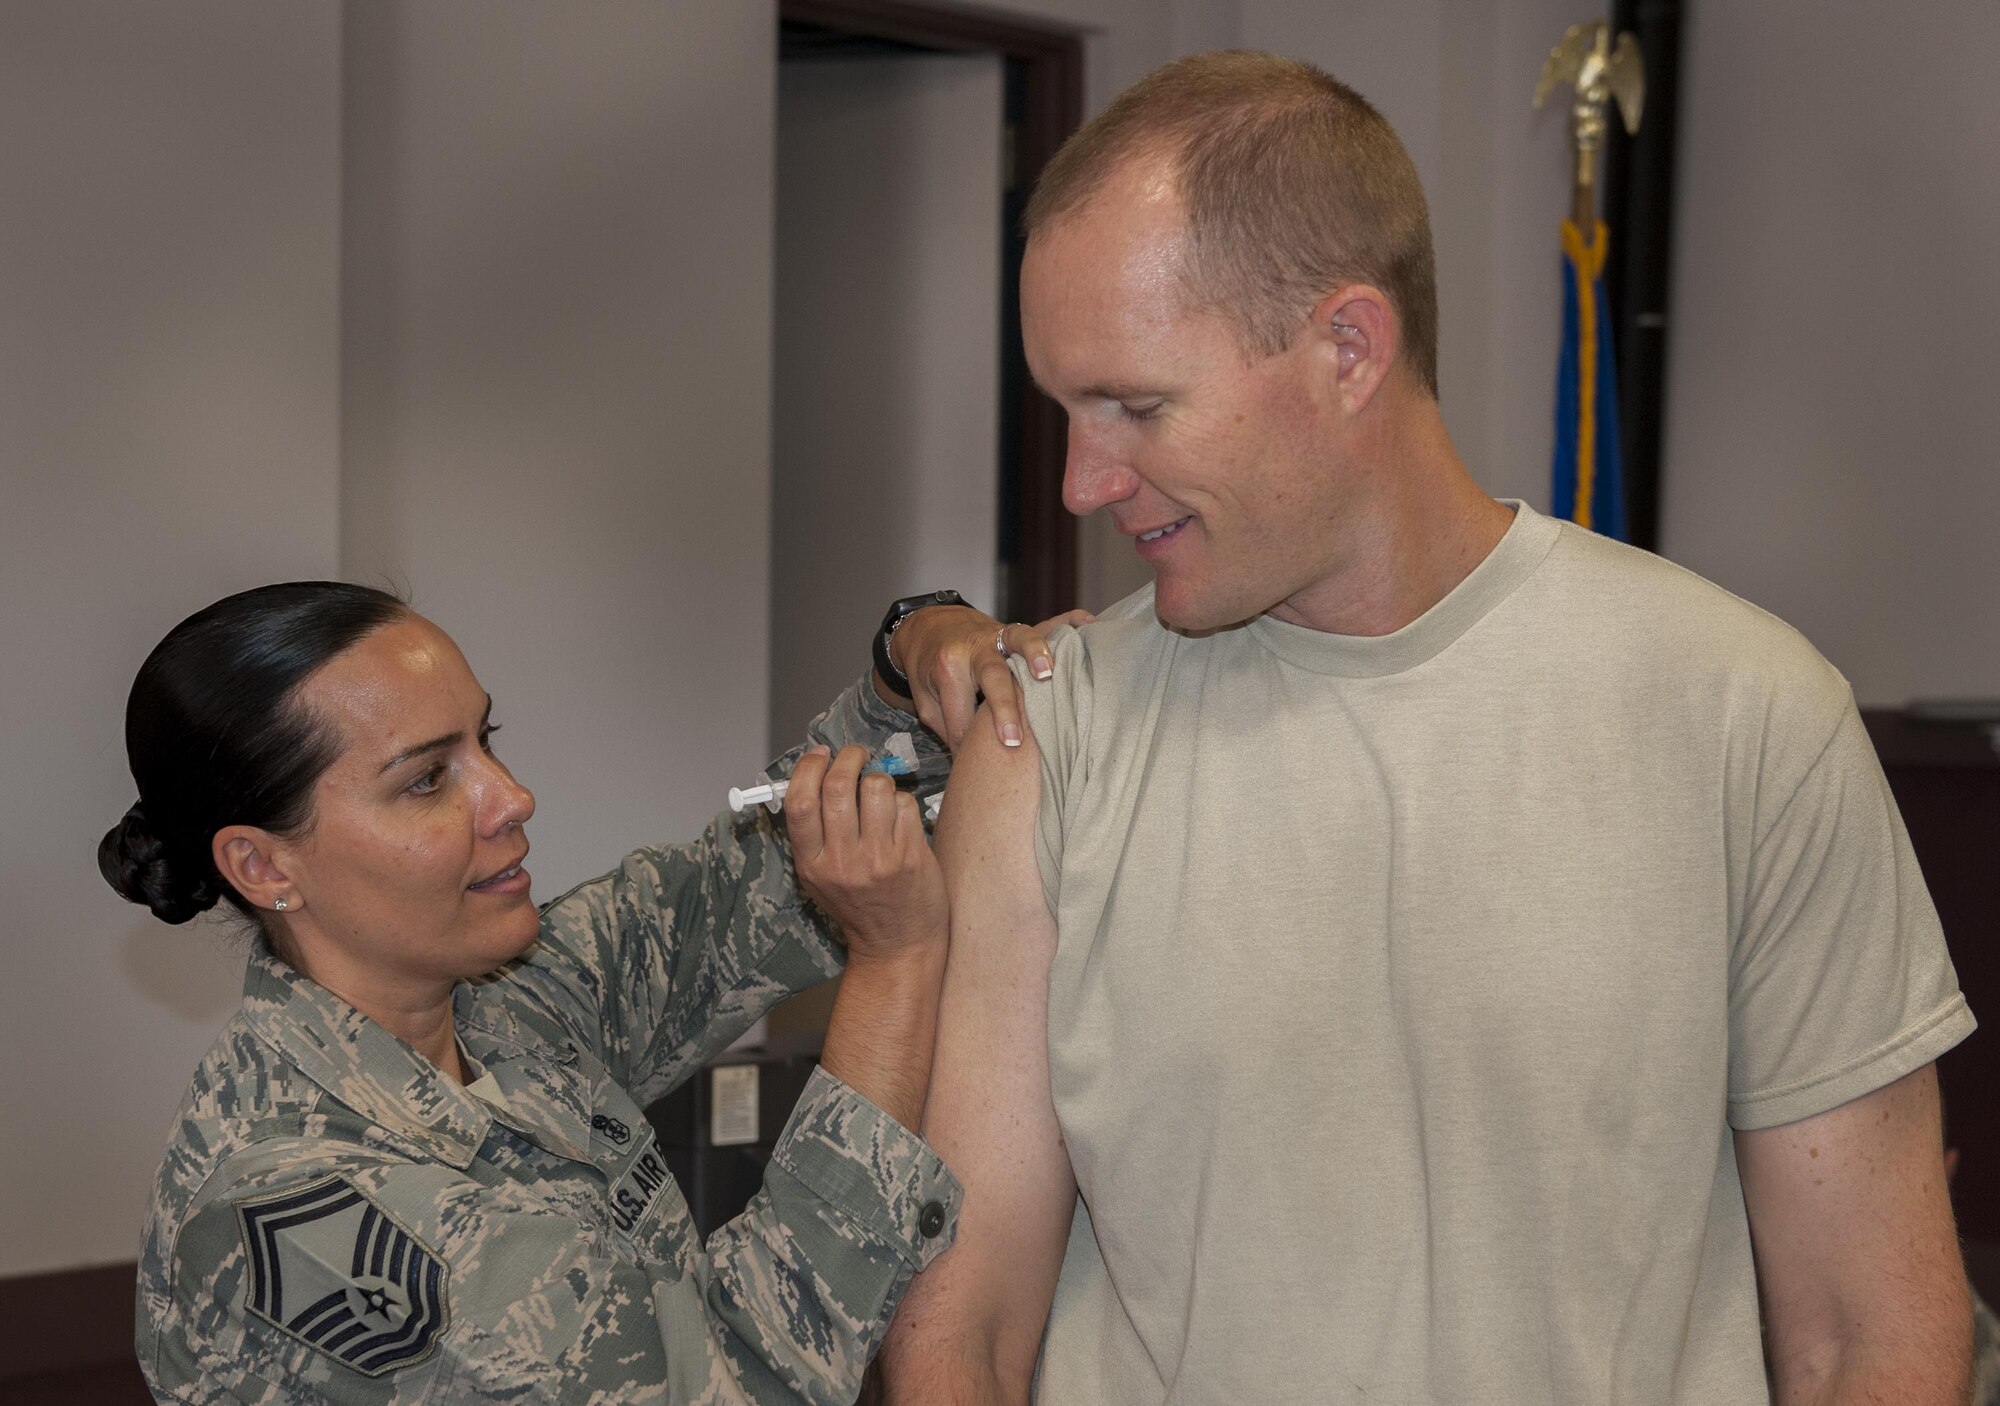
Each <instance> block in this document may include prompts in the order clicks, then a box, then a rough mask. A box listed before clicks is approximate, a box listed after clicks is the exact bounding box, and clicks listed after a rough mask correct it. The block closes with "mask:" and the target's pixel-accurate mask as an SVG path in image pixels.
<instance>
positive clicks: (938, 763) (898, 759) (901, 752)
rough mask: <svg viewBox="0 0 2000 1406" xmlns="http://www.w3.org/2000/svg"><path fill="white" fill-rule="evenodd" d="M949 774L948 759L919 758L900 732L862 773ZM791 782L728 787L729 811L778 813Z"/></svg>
mask: <svg viewBox="0 0 2000 1406" xmlns="http://www.w3.org/2000/svg"><path fill="white" fill-rule="evenodd" d="M950 770H951V757H950V756H949V755H948V754H943V753H940V754H939V755H936V756H930V757H919V756H918V755H917V749H916V746H915V744H914V743H912V742H911V740H910V735H909V734H908V733H907V732H899V733H897V734H895V735H894V736H893V737H891V738H890V739H889V745H888V746H886V747H884V748H883V749H882V751H881V754H880V755H879V756H877V757H875V758H874V759H873V760H871V761H870V762H869V763H868V765H867V766H865V767H863V768H862V771H863V772H870V771H879V772H881V773H883V774H884V775H887V776H893V777H895V778H896V780H897V782H898V784H901V783H902V782H905V781H908V782H912V783H915V782H919V781H928V780H930V779H931V778H933V777H938V776H943V775H945V774H946V773H947V772H949V771H950ZM791 786H792V783H791V782H790V781H788V780H787V781H766V782H762V783H760V784H758V785H756V786H731V787H730V788H729V808H730V809H731V810H733V811H736V812H738V813H741V812H742V811H745V810H748V809H749V808H750V807H751V806H757V805H761V806H769V807H770V808H771V810H772V811H773V812H775V811H777V810H778V809H779V808H780V807H781V806H782V805H783V804H784V800H785V792H787V791H789V790H790V789H791Z"/></svg>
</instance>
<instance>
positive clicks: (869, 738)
mask: <svg viewBox="0 0 2000 1406" xmlns="http://www.w3.org/2000/svg"><path fill="white" fill-rule="evenodd" d="M899 732H907V733H909V734H910V740H911V742H912V743H913V744H914V745H915V747H916V749H917V755H918V756H920V757H927V756H933V755H937V754H941V753H943V752H944V751H945V745H944V743H943V742H941V741H939V740H938V739H937V738H936V737H935V736H933V735H932V734H931V733H930V731H929V730H928V729H926V728H925V727H924V724H923V720H922V719H921V718H919V717H918V716H917V715H916V714H915V713H906V712H904V711H903V710H902V709H901V708H898V707H895V706H894V705H892V704H889V703H885V702H883V701H882V697H881V695H880V694H878V693H876V692H875V675H874V672H873V671H872V670H871V671H870V672H868V673H865V674H863V675H862V676H861V677H860V678H859V679H856V680H855V681H854V682H853V683H852V684H850V685H848V687H847V689H846V691H844V692H843V693H842V694H841V695H840V697H838V698H836V699H834V700H833V702H832V704H831V705H830V706H829V707H828V708H827V710H826V711H825V712H823V713H821V714H820V715H819V716H818V717H816V718H814V719H813V720H812V723H811V725H810V726H808V727H807V728H806V734H807V736H808V737H810V738H811V739H812V740H813V741H814V742H818V743H821V744H823V745H825V746H827V747H829V748H831V749H832V750H834V751H836V752H837V751H839V750H840V749H841V748H842V747H845V746H848V745H849V744H855V745H859V746H862V747H866V748H868V749H869V750H871V751H875V750H879V749H880V748H881V747H882V745H883V744H884V743H886V742H887V741H888V740H889V739H890V738H891V737H892V736H894V735H895V734H896V733H899ZM801 750H803V749H801ZM784 760H785V769H786V770H787V771H790V769H791V762H792V761H794V760H796V758H795V757H792V756H790V755H788V756H787V757H786V758H785V759H784Z"/></svg>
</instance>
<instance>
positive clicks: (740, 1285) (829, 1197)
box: [138, 680, 960, 1406]
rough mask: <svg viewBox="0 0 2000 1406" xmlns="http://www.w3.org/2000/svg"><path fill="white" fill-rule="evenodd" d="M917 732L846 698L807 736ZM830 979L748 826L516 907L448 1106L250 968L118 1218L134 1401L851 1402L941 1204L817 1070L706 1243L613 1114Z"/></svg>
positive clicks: (444, 1083) (383, 1041)
mask: <svg viewBox="0 0 2000 1406" xmlns="http://www.w3.org/2000/svg"><path fill="white" fill-rule="evenodd" d="M915 727H916V721H915V719H913V718H911V717H909V716H908V715H907V714H902V713H898V712H896V711H894V710H893V709H890V708H888V707H886V706H884V705H883V704H882V703H881V702H880V701H879V700H878V699H876V698H875V697H874V694H873V691H872V689H869V688H868V687H867V684H866V681H865V680H864V681H863V683H862V684H861V685H860V686H859V687H858V688H856V689H850V690H849V691H848V692H847V693H846V694H843V695H842V697H841V698H840V699H839V700H838V701H837V702H836V703H835V705H834V707H833V708H832V709H830V710H829V711H828V713H827V714H826V715H824V716H822V717H821V718H820V719H819V720H818V721H817V722H816V723H815V724H814V735H815V736H816V737H817V738H820V739H822V740H826V741H828V742H831V743H833V744H835V745H838V744H840V743H844V742H860V743H862V744H864V745H869V746H879V745H880V744H881V742H882V741H883V739H884V738H885V737H886V736H887V734H888V733H890V732H895V731H903V730H910V729H914V728H915ZM795 757H796V753H794V754H793V756H792V757H790V758H785V759H781V760H780V762H779V763H776V764H774V767H773V771H774V773H782V772H784V771H787V770H789V765H790V761H791V760H793V759H795ZM840 961H841V954H840V949H839V947H838V945H837V944H836V942H835V941H834V940H833V939H832V937H831V936H830V935H829V933H828V932H827V930H826V926H825V923H824V920H823V919H820V918H818V917H816V916H815V915H814V914H813V913H812V912H811V911H809V910H808V908H807V907H806V906H805V905H803V904H802V903H801V901H800V898H799V895H798V893H797V889H796V886H795V884H794V882H793V878H792V873H791V866H790V862H789V858H788V855H787V853H786V851H785V847H784V842H783V836H782V833H781V830H780V827H778V826H777V825H776V824H775V822H774V820H773V817H771V816H769V815H768V814H766V813H765V812H763V811H762V810H754V811H752V812H751V813H750V814H749V815H746V816H742V817H736V818H732V817H729V816H722V817H718V819H717V820H716V822H715V823H714V824H712V825H711V826H710V827H709V829H708V831H707V832H706V833H705V834H704V835H703V836H702V838H701V839H700V840H699V841H697V842H695V843H694V844H691V845H686V846H679V847H673V848H660V849H644V850H640V851H638V852H636V853H634V854H632V855H629V856H627V857H626V859H625V860H624V862H623V863H622V864H621V865H620V866H619V867H618V868H617V869H616V870H614V871H613V872H612V873H610V874H607V875H605V876H604V877H602V878H600V879H596V880H594V881H592V882H590V883H587V884H584V885H582V886H580V887H579V888H577V889H575V890H574V891H572V892H570V893H568V894H566V895H564V896H563V897H561V898H559V899H557V900H555V901H554V902H553V903H550V904H549V905H548V906H547V907H546V908H544V909H543V912H542V932H541V939H540V941H539V942H538V943H537V945H536V946H535V948H534V949H532V950H531V951H530V952H529V953H528V954H527V955H526V956H524V957H523V958H521V959H520V960H519V961H517V962H515V963H512V964H510V966H509V967H507V968H506V969H504V970H502V971H500V972H497V973H495V974H493V975H492V976H490V977H487V978H485V979H482V980H480V981H478V982H471V983H466V984H464V985H461V986H460V987H459V989H458V991H457V993H456V996H455V1007H456V1016H457V1023H458V1033H459V1039H460V1041H461V1043H462V1045H463V1048H464V1051H465V1053H466V1055H467V1056H468V1065H469V1069H468V1075H469V1077H470V1078H471V1080H472V1087H461V1086H460V1085H458V1084H457V1083H456V1082H454V1081H453V1080H451V1079H450V1078H448V1077H447V1076H445V1075H444V1074H443V1073H442V1071H440V1070H439V1069H437V1068H436V1067H435V1066H433V1065H431V1064H430V1063H429V1062H428V1061H427V1060H425V1059H424V1058H422V1057H421V1056H420V1055H418V1054H417V1053H416V1051H415V1050H413V1049H411V1048H410V1047H409V1046H408V1045H406V1044H404V1043H403V1042H402V1041H401V1040H399V1039H397V1038H396V1037H395V1036H394V1035H391V1034H390V1033H389V1032H388V1031H387V1030H386V1029H384V1028H383V1027H382V1026H380V1025H377V1024H376V1023H375V1022H373V1021H371V1020H369V1019H368V1018H367V1017H365V1016H363V1015H362V1014H361V1013H360V1012H358V1011H356V1010H354V1009H353V1008H352V1007H350V1006H348V1005H346V1004H345V1003H344V1002H342V1001H340V1000H339V999H338V998H337V997H335V996H333V995H332V994H331V993H329V992H328V991H326V990H325V989H324V988H322V987H319V986H317V985H315V984H314V983H313V982H311V981H309V980H308V979H306V978H305V977H304V976H303V975H301V974H300V973H299V972H297V971H296V970H294V969H293V968H291V967H290V966H288V965H287V964H285V963H284V962H283V961H281V960H280V959H279V958H278V957H277V956H275V955H274V954H273V953H272V952H271V950H270V949H269V947H268V946H267V945H266V944H264V943H261V942H260V943H259V944H258V946H257V948H256V950H255V951H254V952H253V954H252V956H251V958H250V963H249V970H248V973H247V975H246V978H245V981H244V999H243V1007H242V1009H241V1011H240V1012H239V1013H238V1014H237V1016H236V1017H235V1018H234V1019H233V1020H232V1021H231V1022H230V1024H229V1025H228V1026H227V1027H226V1028H225V1029H224V1030H223V1032H222V1034H221V1036H220V1038H218V1039H217V1041H216V1043H215V1046H214V1048H213V1049H212V1050H211V1051H210V1052H209V1054H208V1056H207V1058H206V1059H204V1060H203V1062H202V1064H201V1066H200V1067H199V1068H198V1069H197V1070H196V1072H195V1075H194V1079H193V1082H192V1084H191V1086H190V1088H189V1090H188V1093H187V1097H186V1099H185V1101H184V1103H183V1104H182V1107H181V1110H180V1114H179V1120H178V1124H177V1130H176V1132H175V1135H174V1138H173V1141H172V1143H171V1145H170V1146H169V1147H168V1149H167V1153H166V1157H165V1160H164V1161H163V1162H162V1164H161V1167H160V1172H159V1178H158V1181H157V1184H156V1186H155V1189H154V1196H153V1202H152V1206H151V1209H150V1213H149V1215H148V1217H147V1223H146V1230H145V1238H144V1243H143V1247H142V1255H141V1262H140V1284H139V1297H138V1350H139V1360H140V1363H141V1366H142V1367H143V1369H144V1371H145V1373H146V1377H147V1380H148V1382H149V1383H150V1385H151V1386H152V1389H153V1392H154V1394H155V1396H157V1397H158V1398H159V1399H160V1400H161V1401H163V1402H164V1401H173V1402H182V1403H202V1404H203V1406H207V1403H222V1402H241V1403H258V1404H259V1406H277V1403H287V1406H292V1404H293V1403H307V1402H333V1403H368V1406H417V1403H445V1402H451V1403H461V1402H462V1403H477V1402H503V1401H504V1402H527V1401H534V1402H565V1403H567V1402H575V1403H591V1406H614V1403H639V1402H658V1403H668V1402H671V1403H682V1402H689V1403H770V1402H814V1403H826V1402H848V1401H852V1400H853V1399H854V1397H855V1394H856V1393H857V1391H858V1390H859V1388H860V1383H861V1376H862V1371H863V1368H864V1367H865V1366H866V1364H867V1361H868V1359H869V1358H870V1357H871V1356H872V1355H873V1353H874V1351H875V1349H876V1348H877V1347H878V1346H879V1344H880V1342H881V1339H882V1335H883V1333H884V1331H885V1330H886V1328H887V1325H888V1321H889V1318H890V1315H891V1314H893V1313H894V1311H895V1308H896V1305H897V1303H898V1301H899V1300H900V1299H901V1296H902V1294H903V1291H904V1289H905V1288H906V1287H907V1286H908V1284H909V1282H910V1278H911V1276H912V1275H913V1274H914V1273H916V1272H917V1271H918V1270H920V1269H922V1268H923V1267H924V1266H925V1265H927V1264H929V1263H930V1262H931V1260H933V1259H934V1258H935V1257H936V1256H937V1255H938V1254H940V1253H942V1252H943V1250H944V1249H945V1247H947V1246H948V1245H950V1243H951V1241H952V1239H953V1236H954V1234H955V1232H956V1226H957V1215H958V1205H959V1198H960V1192H959V1187H958V1183H957V1181H956V1179H955V1178H953V1176H952V1174H951V1173H950V1172H949V1171H948V1170H947V1169H946V1168H945V1166H944V1164H943V1163H942V1162H940V1161H939V1160H938V1159H937V1157H936V1156H935V1154H933V1153H932V1152H931V1151H930V1149H929V1148H928V1147H927V1146H926V1145H925V1144H924V1143H923V1142H922V1141H920V1140H919V1139H918V1138H917V1137H916V1136H915V1135H914V1134H912V1133H911V1132H909V1131H908V1130H906V1129H904V1128H903V1127H901V1126H900V1125H898V1124H897V1123H896V1122H895V1121H894V1120H892V1119H891V1118H890V1117H889V1116H888V1115H887V1114H885V1113H883V1112H882V1111H881V1110H880V1109H878V1108H876V1107H875V1106H874V1105H873V1104H871V1103H869V1102H868V1101H867V1100H866V1099H864V1098H862V1097H861V1096H860V1095H859V1094H857V1093H855V1092H854V1091H853V1090H852V1089H850V1088H848V1087H847V1086H845V1085H844V1084H842V1083H841V1082H840V1081H838V1080H837V1079H835V1078H833V1077H832V1076H830V1075H828V1074H827V1073H826V1072H825V1071H824V1070H821V1071H819V1072H818V1073H816V1074H815V1075H814V1077H813V1079H812V1081H811V1083H810V1084H809V1085H808V1087H807V1089H806V1092H805V1095H804V1097H803V1098H802V1099H801V1100H800V1103H799V1105H798V1108H797V1110H796V1111H795V1112H794V1114H793V1115H792V1119H791V1121H790V1123H789V1124H788V1125H787V1127H786V1129H785V1131H784V1134H783V1136H782V1137H781V1139H780V1141H779V1142H778V1144H777V1148H776V1151H775V1153H774V1155H773V1157H772V1161H771V1165H770V1167H769V1170H768V1173H767V1175H766V1178H765V1182H764V1186H763V1188H762V1190H760V1191H759V1192H758V1194H757V1196H756V1198H755V1199H754V1200H753V1201H752V1202H751V1204H750V1206H749V1208H748V1209H747V1210H746V1211H745V1212H744V1214H743V1215H742V1216H740V1217H738V1218H737V1219H736V1220H734V1221H732V1222H730V1223H729V1224H728V1225H725V1226H723V1227H722V1228H720V1229H719V1230H717V1231H716V1233H715V1234H714V1235H713V1236H711V1237H710V1238H709V1241H708V1243H707V1244H706V1245H703V1244H702V1243H701V1242H700V1241H699V1240H697V1238H696V1236H695V1232H694V1228H693V1225H692V1223H691V1221H690V1219H689V1215H688V1210H687V1205H686V1203H685V1201H683V1199H682V1197H681V1194H680V1191H679V1188H678V1187H676V1186H675V1184H674V1181H673V1178H672V1177H671V1175H669V1174H668V1173H667V1171H666V1168H665V1164H664V1161H663V1159H662V1157H661V1156H660V1153H659V1151H658V1149H657V1147H656V1146H655V1144H654V1140H653V1134H652V1129H651V1128H650V1126H649V1125H648V1124H647V1122H646V1118H645V1114H644V1112H643V1111H642V1110H643V1108H644V1106H645V1105H646V1104H648V1103H650V1102H652V1101H653V1100H654V1099H656V1098H658V1097H659V1096H660V1095H661V1094H663V1093H665V1092H666V1091H667V1090H668V1089H670V1088H672V1087H674V1086H675V1085H677V1084H679V1083H680V1082H681V1081H683V1080H685V1079H687V1078H689V1077H690V1076H692V1075H693V1074H694V1073H695V1072H696V1071H698V1070H699V1069H700V1068H701V1067H702V1066H703V1064H704V1063H705V1062H706V1061H707V1060H708V1059H709V1058H710V1057H711V1056H713V1055H714V1054H716V1053H717V1052H719V1051H720V1050H722V1049H723V1048H724V1047H725V1046H726V1045H727V1044H728V1043H729V1042H730V1041H731V1040H733V1039H734V1038H735V1037H736V1036H737V1035H738V1034H740V1033H741V1032H742V1031H743V1029H744V1028H745V1027H746V1026H748V1025H749V1024H750V1022H751V1021H753V1020H754V1019H756V1017H757V1016H759V1015H760V1014H762V1013H763V1012H764V1011H765V1010H766V1009H767V1008H768V1007H770V1006H771V1005H772V1004H773V1003H774V1002H776V1001H778V1000H779V999H780V998H782V997H784V996H786V995H788V994H789V993H791V992H794V991H798V990H800V989H802V988H804V987H807V986H811V985H813V984H815V983H816V982H819V981H821V980H823V979H825V978H826V977H828V976H830V975H832V974H833V973H835V972H836V971H837V970H838V969H839V967H840ZM479 1090H485V1091H486V1093H485V1094H483V1095H482V1094H481V1093H480V1092H478V1091H479Z"/></svg>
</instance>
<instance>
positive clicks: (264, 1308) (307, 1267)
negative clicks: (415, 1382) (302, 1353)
mask: <svg viewBox="0 0 2000 1406" xmlns="http://www.w3.org/2000/svg"><path fill="white" fill-rule="evenodd" d="M236 1218H237V1221H238V1222H239V1224H240V1225H241V1226H242V1229H243V1248H244V1252H245V1253H246V1254H247V1255H248V1256H249V1258H250V1297H249V1305H248V1306H249V1309H250V1312H252V1313H254V1314H256V1315H257V1316H258V1317H259V1318H262V1319H263V1320H264V1321H265V1322H267V1323H270V1324H271V1325H272V1326H273V1327H275V1328H277V1329H279V1330H280V1331H281V1332H284V1333H288V1334H290V1335H291V1336H292V1337H295V1338H297V1339H298V1340H299V1341H301V1342H303V1343H306V1344H308V1345H310V1346H312V1347H314V1348H317V1349H318V1350H319V1351H321V1352H323V1353H325V1354H327V1355H328V1356H329V1357H332V1358H333V1359H334V1360H335V1361H338V1362H341V1363H344V1364H346V1365H347V1366H349V1367H352V1368H353V1369H354V1370H355V1371H357V1372H360V1373H363V1374H364V1375H366V1376H370V1377H379V1376H381V1375H383V1374H384V1373H386V1372H393V1371H395V1370H396V1369H397V1368H399V1367H405V1366H408V1365H409V1364H410V1363H412V1362H415V1361H417V1360H418V1359H420V1358H422V1357H423V1356H424V1355H425V1354H427V1353H428V1352H429V1351H430V1350H431V1349H432V1348H433V1347H435V1346H436V1345H437V1340H438V1338H439V1336H440V1335H442V1334H443V1332H444V1330H445V1327H446V1325H447V1324H448V1323H449V1322H450V1310H449V1306H448V1303H447V1298H448V1285H449V1281H450V1274H449V1271H448V1270H447V1269H446V1268H445V1264H444V1262H443V1261H442V1260H440V1259H439V1258H438V1257H437V1255H436V1254H435V1253H434V1252H433V1251H432V1250H431V1248H430V1247H429V1246H428V1245H426V1244H424V1242H423V1241H421V1240H419V1239H418V1238H417V1237H416V1236H414V1235H412V1234H410V1232H409V1231H407V1230H405V1229H404V1228H403V1227H402V1226H400V1225H398V1224H397V1223H396V1222H395V1221H393V1220H391V1219H390V1218H389V1216H388V1215H387V1214H386V1213H385V1212H384V1211H383V1210H382V1208H381V1207H379V1206H377V1205H376V1204H375V1203H374V1202H373V1201H371V1200H369V1199H368V1198H367V1197H366V1196H365V1195H363V1194H362V1193H361V1192H359V1191H357V1190H355V1188H354V1186H353V1184H352V1183H350V1182H349V1181H348V1180H347V1179H346V1178H345V1177H340V1176H328V1177H321V1178H320V1179H319V1180H317V1181H313V1182H308V1183H307V1184H306V1185H304V1186H296V1187H289V1188H287V1189H286V1190H284V1191H280V1192H275V1193H273V1194H271V1195H268V1196H258V1197H253V1198H251V1199H248V1200H244V1201H239V1202H237V1203H236Z"/></svg>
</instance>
